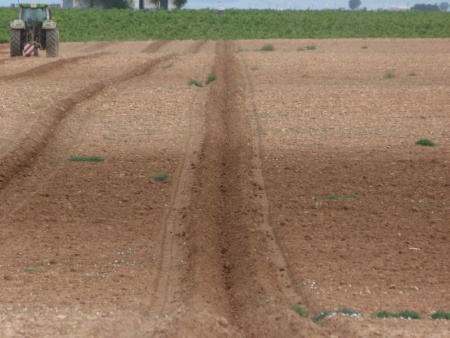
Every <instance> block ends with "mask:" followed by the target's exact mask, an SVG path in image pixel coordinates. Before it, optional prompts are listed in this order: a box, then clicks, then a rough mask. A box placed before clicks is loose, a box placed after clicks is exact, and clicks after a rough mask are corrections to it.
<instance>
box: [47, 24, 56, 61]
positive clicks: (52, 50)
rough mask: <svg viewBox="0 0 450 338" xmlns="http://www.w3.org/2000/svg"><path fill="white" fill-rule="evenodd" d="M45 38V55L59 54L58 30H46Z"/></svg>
mask: <svg viewBox="0 0 450 338" xmlns="http://www.w3.org/2000/svg"><path fill="white" fill-rule="evenodd" d="M46 40H47V42H46V46H45V49H46V50H47V57H49V58H54V57H57V56H58V55H59V32H58V31H57V30H56V29H51V30H48V31H47V37H46Z"/></svg>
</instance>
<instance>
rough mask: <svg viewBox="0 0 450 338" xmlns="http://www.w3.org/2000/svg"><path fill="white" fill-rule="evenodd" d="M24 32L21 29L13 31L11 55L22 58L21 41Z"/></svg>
mask: <svg viewBox="0 0 450 338" xmlns="http://www.w3.org/2000/svg"><path fill="white" fill-rule="evenodd" d="M21 37H22V31H21V30H20V29H11V40H10V47H9V48H10V53H11V56H22V54H23V45H22V41H21Z"/></svg>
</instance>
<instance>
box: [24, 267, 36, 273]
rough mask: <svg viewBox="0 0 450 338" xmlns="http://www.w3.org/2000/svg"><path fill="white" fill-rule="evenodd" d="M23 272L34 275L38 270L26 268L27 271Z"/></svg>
mask: <svg viewBox="0 0 450 338" xmlns="http://www.w3.org/2000/svg"><path fill="white" fill-rule="evenodd" d="M23 272H27V273H34V272H37V270H36V269H33V268H25V269H23Z"/></svg>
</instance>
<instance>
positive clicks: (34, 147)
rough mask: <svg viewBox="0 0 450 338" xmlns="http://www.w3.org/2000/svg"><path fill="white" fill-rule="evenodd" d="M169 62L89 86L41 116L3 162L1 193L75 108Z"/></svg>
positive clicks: (0, 166) (0, 167) (157, 61)
mask: <svg viewBox="0 0 450 338" xmlns="http://www.w3.org/2000/svg"><path fill="white" fill-rule="evenodd" d="M170 58H172V56H171V55H168V56H164V57H160V58H156V59H153V60H150V61H148V62H146V63H145V64H143V65H142V64H141V65H139V66H135V67H134V68H133V69H132V70H131V71H129V72H126V73H125V74H122V75H118V76H116V77H113V78H111V79H108V80H105V81H100V82H96V83H93V84H90V85H88V86H86V87H85V88H82V89H80V90H78V91H77V92H75V93H74V94H72V95H70V96H68V97H66V98H64V99H61V100H59V101H56V102H55V103H54V105H53V106H52V107H50V108H48V109H47V110H45V111H44V112H43V113H42V114H41V115H42V116H41V117H40V118H39V119H38V121H37V122H36V124H35V125H33V127H32V128H31V129H30V130H32V131H31V132H30V133H29V134H28V135H27V136H26V137H24V138H23V139H22V140H21V141H20V142H19V144H18V146H17V147H16V148H15V149H14V150H13V151H11V152H9V153H8V154H6V155H5V156H4V157H3V158H2V161H1V163H0V189H2V188H3V187H4V186H5V185H6V184H7V183H8V182H9V181H10V180H11V179H12V178H13V177H14V176H16V175H18V174H19V173H20V172H22V171H23V170H24V169H25V168H27V167H31V166H32V164H33V163H34V162H35V161H36V159H37V158H38V156H39V154H40V153H41V152H42V151H43V149H45V148H46V147H47V145H48V143H49V142H50V140H51V139H52V137H53V136H54V134H55V132H56V130H57V128H58V125H59V123H60V122H61V121H62V120H63V119H64V118H65V116H67V114H69V113H70V111H71V110H72V109H73V108H74V107H75V106H76V105H78V104H80V103H82V102H84V101H86V100H88V99H90V98H92V97H93V96H95V95H96V94H98V93H99V92H100V91H102V90H103V89H104V88H106V87H109V86H113V85H117V84H119V83H120V82H124V81H129V80H131V79H133V78H135V77H138V76H141V75H144V74H145V73H147V72H149V71H151V70H152V69H153V68H154V67H156V66H157V65H158V64H160V63H161V62H164V61H166V60H168V59H170Z"/></svg>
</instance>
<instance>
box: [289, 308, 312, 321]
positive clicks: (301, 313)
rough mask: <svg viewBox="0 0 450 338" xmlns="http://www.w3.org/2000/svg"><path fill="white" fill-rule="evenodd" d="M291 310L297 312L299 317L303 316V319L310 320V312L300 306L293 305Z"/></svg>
mask: <svg viewBox="0 0 450 338" xmlns="http://www.w3.org/2000/svg"><path fill="white" fill-rule="evenodd" d="M291 310H292V311H295V312H296V313H297V314H298V315H299V316H301V317H305V318H308V316H309V312H308V310H306V309H304V308H302V307H301V306H298V305H292V306H291Z"/></svg>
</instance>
